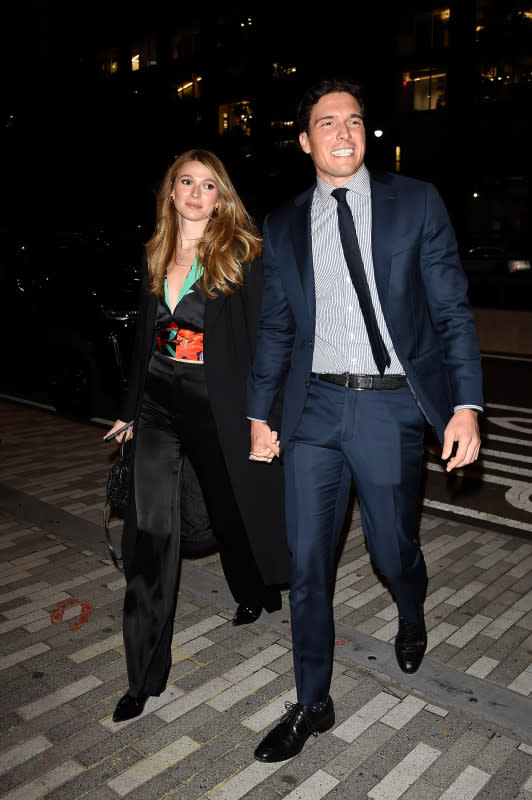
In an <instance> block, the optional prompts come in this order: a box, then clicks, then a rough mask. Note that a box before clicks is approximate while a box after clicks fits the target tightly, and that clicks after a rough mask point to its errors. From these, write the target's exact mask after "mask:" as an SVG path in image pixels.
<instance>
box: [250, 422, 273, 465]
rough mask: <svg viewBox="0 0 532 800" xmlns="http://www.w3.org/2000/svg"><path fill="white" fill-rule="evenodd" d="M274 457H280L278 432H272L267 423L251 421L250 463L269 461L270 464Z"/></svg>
mask: <svg viewBox="0 0 532 800" xmlns="http://www.w3.org/2000/svg"><path fill="white" fill-rule="evenodd" d="M274 456H277V457H279V440H278V438H277V431H272V430H270V426H269V425H268V424H267V423H266V422H259V421H258V420H255V419H252V420H251V451H250V454H249V460H250V461H267V462H268V464H270V463H271V462H272V460H273V458H274Z"/></svg>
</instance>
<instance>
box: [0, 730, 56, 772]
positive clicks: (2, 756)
mask: <svg viewBox="0 0 532 800" xmlns="http://www.w3.org/2000/svg"><path fill="white" fill-rule="evenodd" d="M49 747H52V742H49V741H48V739H47V738H46V736H34V737H33V739H27V740H26V741H25V742H20V744H15V745H13V746H12V747H8V748H7V750H4V751H3V752H2V753H0V775H3V774H4V772H7V771H8V770H10V769H13V768H14V767H18V766H19V765H20V764H23V763H24V762H25V761H28V760H29V759H30V758H33V756H36V755H38V754H39V753H44V751H45V750H48V748H49Z"/></svg>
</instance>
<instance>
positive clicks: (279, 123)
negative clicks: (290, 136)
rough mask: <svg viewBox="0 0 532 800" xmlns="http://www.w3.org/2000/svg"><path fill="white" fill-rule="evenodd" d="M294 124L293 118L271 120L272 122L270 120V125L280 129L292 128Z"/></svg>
mask: <svg viewBox="0 0 532 800" xmlns="http://www.w3.org/2000/svg"><path fill="white" fill-rule="evenodd" d="M294 124H295V123H294V120H293V119H278V120H272V122H270V127H272V128H279V129H281V130H282V129H285V128H293V127H294Z"/></svg>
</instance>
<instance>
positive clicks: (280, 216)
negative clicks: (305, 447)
mask: <svg viewBox="0 0 532 800" xmlns="http://www.w3.org/2000/svg"><path fill="white" fill-rule="evenodd" d="M370 179H371V205H372V235H371V236H372V252H373V263H374V269H375V280H376V284H377V291H378V295H379V299H380V303H381V306H382V311H383V314H384V318H385V320H386V325H387V326H388V331H389V333H390V336H391V339H392V342H393V345H394V347H395V350H396V352H397V355H398V357H399V359H400V361H401V364H402V365H403V369H404V371H405V373H406V375H407V377H408V381H409V384H410V388H411V390H412V392H413V394H414V396H415V398H416V401H417V403H418V405H419V407H420V409H421V411H422V412H423V414H424V416H425V418H426V419H427V421H428V422H429V424H430V425H431V426H432V427H433V428H434V430H435V432H436V434H437V436H438V437H439V439H440V440H442V439H443V431H444V429H445V426H446V425H447V422H448V421H449V419H450V417H451V416H452V414H453V408H454V407H455V406H457V405H462V404H467V405H476V406H480V407H482V406H483V397H482V371H481V363H480V351H479V346H478V341H477V333H476V326H475V318H474V314H473V310H472V308H471V306H470V303H469V300H468V296H467V288H468V287H467V278H466V276H465V273H464V271H463V269H462V265H461V262H460V258H459V254H458V247H457V243H456V238H455V234H454V230H453V227H452V224H451V221H450V219H449V216H448V213H447V210H446V208H445V206H444V204H443V201H442V199H441V197H440V195H439V193H438V191H437V190H436V188H435V187H434V186H433V185H432V184H430V183H426V182H424V181H419V180H415V179H413V178H407V177H404V176H401V175H396V174H394V173H377V172H374V171H372V170H370ZM313 193H314V186H312V187H311V188H310V189H308V190H307V191H306V192H304V193H303V194H301V195H300V196H299V197H297V198H295V200H292V201H290V202H289V203H287V204H285V205H284V206H282V207H280V208H279V209H277V210H276V211H274V212H272V213H271V214H269V215H268V216H267V217H266V220H265V224H264V255H263V261H264V268H265V285H264V292H263V298H262V311H261V319H260V324H259V330H258V335H257V342H256V352H255V359H254V363H253V367H252V370H251V373H250V376H249V381H248V393H247V409H246V413H247V415H248V416H249V417H252V418H255V419H268V417H269V415H270V411H271V409H272V407H273V404H274V402H275V398H276V396H277V393H278V390H279V387H280V386H282V385H283V384H284V381H285V380H286V384H285V389H284V401H283V418H282V424H281V447H283V446H284V445H285V444H286V442H287V441H288V440H289V438H290V436H291V435H292V433H293V432H294V430H295V428H296V426H297V424H298V421H299V418H300V416H301V413H302V411H303V408H304V405H305V401H306V397H307V393H308V387H309V381H310V373H311V370H312V355H313V349H314V330H315V315H316V302H315V288H314V270H313V263H312V242H311V227H310V209H311V203H312V196H313Z"/></svg>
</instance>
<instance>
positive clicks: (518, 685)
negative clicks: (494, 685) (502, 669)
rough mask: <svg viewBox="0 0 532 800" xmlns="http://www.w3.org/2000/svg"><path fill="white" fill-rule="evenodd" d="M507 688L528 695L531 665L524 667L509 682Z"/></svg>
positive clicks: (531, 673) (531, 681) (530, 688)
mask: <svg viewBox="0 0 532 800" xmlns="http://www.w3.org/2000/svg"><path fill="white" fill-rule="evenodd" d="M508 689H511V690H512V691H513V692H517V693H518V694H524V695H526V696H527V697H528V695H530V694H531V693H532V665H529V666H528V667H527V668H526V669H524V670H523V671H522V672H521V673H519V675H518V676H517V678H515V679H514V680H513V681H512V682H511V683H510V684H508Z"/></svg>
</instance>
